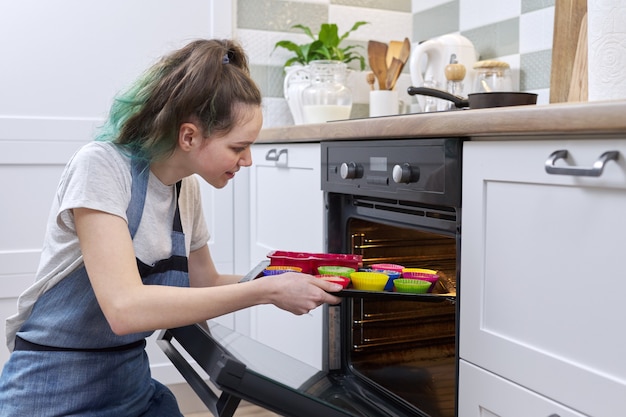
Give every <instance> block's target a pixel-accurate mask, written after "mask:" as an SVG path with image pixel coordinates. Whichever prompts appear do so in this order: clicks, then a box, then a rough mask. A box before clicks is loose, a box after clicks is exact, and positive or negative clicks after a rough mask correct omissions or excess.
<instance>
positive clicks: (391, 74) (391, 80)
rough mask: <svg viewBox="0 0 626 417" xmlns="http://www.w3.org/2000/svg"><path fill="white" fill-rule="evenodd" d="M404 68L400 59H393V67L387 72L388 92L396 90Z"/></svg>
mask: <svg viewBox="0 0 626 417" xmlns="http://www.w3.org/2000/svg"><path fill="white" fill-rule="evenodd" d="M403 67H404V64H403V63H402V61H400V60H399V59H398V58H392V59H391V65H390V66H389V69H388V70H387V82H386V85H385V88H386V89H387V90H393V89H394V88H395V86H396V82H397V81H398V77H399V76H400V73H401V72H402V68H403Z"/></svg>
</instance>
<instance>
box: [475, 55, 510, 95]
mask: <svg viewBox="0 0 626 417" xmlns="http://www.w3.org/2000/svg"><path fill="white" fill-rule="evenodd" d="M474 70H475V79H474V80H475V81H474V89H473V91H474V92H475V93H489V92H492V91H514V90H513V80H512V79H511V68H510V66H509V64H508V63H506V62H504V61H494V60H489V61H478V62H476V63H475V64H474Z"/></svg>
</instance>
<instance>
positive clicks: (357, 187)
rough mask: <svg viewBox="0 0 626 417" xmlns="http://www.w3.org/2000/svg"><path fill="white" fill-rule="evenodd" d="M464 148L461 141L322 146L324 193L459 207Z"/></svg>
mask: <svg viewBox="0 0 626 417" xmlns="http://www.w3.org/2000/svg"><path fill="white" fill-rule="evenodd" d="M461 149H462V140H461V139H459V138H450V139H447V138H436V139H383V140H353V141H341V142H322V190H324V191H327V192H335V193H343V194H354V195H364V196H372V197H381V198H393V199H401V200H406V201H416V202H425V203H433V204H442V203H444V202H452V203H454V202H456V201H459V202H460V190H461ZM452 205H456V204H452Z"/></svg>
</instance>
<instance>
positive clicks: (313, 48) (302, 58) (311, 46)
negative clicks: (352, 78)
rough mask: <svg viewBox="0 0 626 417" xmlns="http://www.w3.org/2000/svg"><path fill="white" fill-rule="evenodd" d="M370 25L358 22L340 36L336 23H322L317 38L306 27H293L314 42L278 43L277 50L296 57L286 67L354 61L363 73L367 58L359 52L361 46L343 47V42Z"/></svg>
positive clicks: (290, 59)
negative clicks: (284, 50) (360, 28)
mask: <svg viewBox="0 0 626 417" xmlns="http://www.w3.org/2000/svg"><path fill="white" fill-rule="evenodd" d="M366 24H368V22H356V23H355V24H354V25H353V26H352V28H351V29H350V30H349V31H347V32H346V33H344V34H343V35H341V36H339V28H338V27H337V25H336V24H334V23H322V25H321V27H320V30H319V32H318V34H317V36H315V35H314V34H313V32H312V31H311V29H310V28H309V27H307V26H304V25H293V26H292V28H295V29H301V30H302V31H303V32H304V33H305V34H306V35H307V36H308V37H309V38H311V39H312V40H313V41H312V42H309V43H305V44H302V45H298V44H296V43H295V42H292V41H290V40H282V41H278V42H276V45H274V50H275V49H276V48H284V49H287V50H288V51H291V52H293V53H294V54H295V56H293V57H291V58H289V59H288V60H287V61H285V65H284V66H285V67H289V66H291V65H293V64H296V63H298V64H301V65H307V64H308V63H310V62H311V61H317V60H323V59H326V60H333V61H341V62H344V63H346V64H349V63H350V62H352V61H358V62H359V67H360V69H361V71H363V70H364V69H365V58H364V57H363V55H361V53H360V52H359V51H357V49H358V48H361V45H347V46H343V47H342V46H341V44H342V42H343V41H344V40H345V39H346V38H347V37H348V36H350V34H351V33H352V32H354V31H355V30H357V29H358V28H359V27H361V26H363V25H366Z"/></svg>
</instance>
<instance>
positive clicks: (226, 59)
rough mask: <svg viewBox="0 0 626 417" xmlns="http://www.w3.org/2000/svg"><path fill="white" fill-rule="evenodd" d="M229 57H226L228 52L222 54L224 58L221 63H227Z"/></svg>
mask: <svg viewBox="0 0 626 417" xmlns="http://www.w3.org/2000/svg"><path fill="white" fill-rule="evenodd" d="M229 62H230V59H229V58H228V52H226V53H225V54H224V58H222V64H228V63H229Z"/></svg>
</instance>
